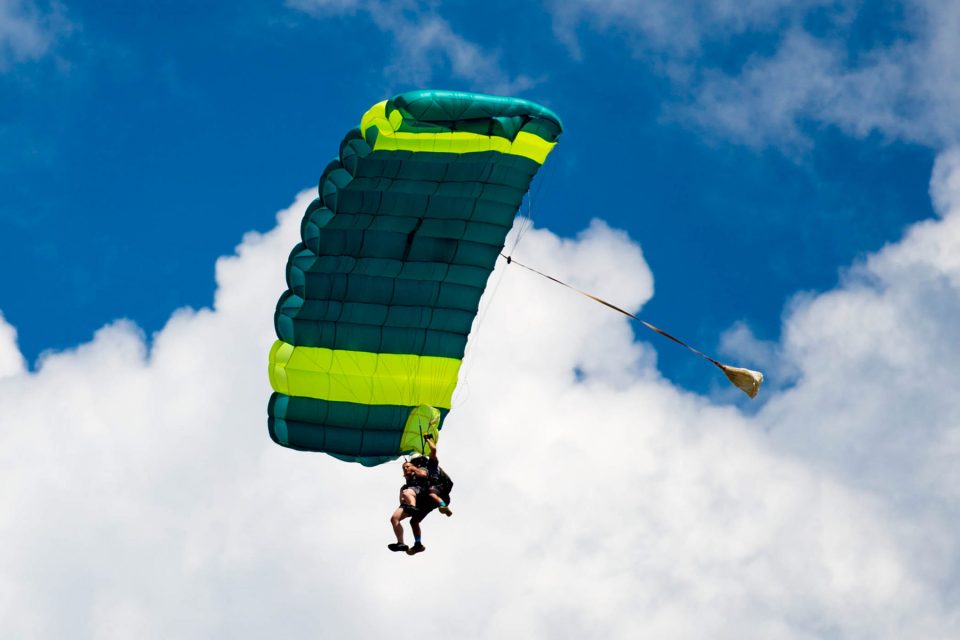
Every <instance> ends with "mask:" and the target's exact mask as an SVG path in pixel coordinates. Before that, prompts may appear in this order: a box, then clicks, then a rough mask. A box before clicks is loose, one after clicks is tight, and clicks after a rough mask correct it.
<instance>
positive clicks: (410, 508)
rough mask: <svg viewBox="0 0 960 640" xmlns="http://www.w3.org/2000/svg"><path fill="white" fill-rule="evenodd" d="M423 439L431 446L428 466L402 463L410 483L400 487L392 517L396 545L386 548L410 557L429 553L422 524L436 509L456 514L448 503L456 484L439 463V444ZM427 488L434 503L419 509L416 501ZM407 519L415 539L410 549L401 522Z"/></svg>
mask: <svg viewBox="0 0 960 640" xmlns="http://www.w3.org/2000/svg"><path fill="white" fill-rule="evenodd" d="M424 439H425V440H427V441H429V443H430V457H429V458H428V459H427V463H426V466H425V467H421V466H418V465H416V464H414V463H413V462H412V461H407V462H405V463H404V464H403V475H404V478H406V479H407V482H406V484H404V485H403V486H402V487H401V488H400V507H399V508H397V510H396V511H394V512H393V515H392V516H391V518H390V524H391V525H393V532H394V533H395V534H396V536H397V542H396V544H389V545H387V548H389V549H390V550H391V551H406V552H407V554H408V555H411V556H412V555H415V554H418V553H420V552H421V551H425V550H426V547H424V546H423V543H422V542H421V531H420V523H421V522H422V521H423V519H424V518H425V517H427V515H428V514H429V513H430V511H432V510H433V509H434V508H437V510H438V511H440V513H442V514H444V515H445V516H447V517H450V516H452V515H453V511H451V510H450V507H449V506H448V504H447V503H448V502H449V501H450V490H451V489H452V488H453V481H452V480H451V479H450V477H449V476H448V475H447V474H446V473H445V472H444V471H443V470H442V469H441V468H440V461H439V459H438V458H437V445H436V443H434V442H433V436H432V435H430V434H427V435H426V436H424ZM419 460H423V458H422V457H421V458H419ZM424 489H426V492H427V496H428V497H429V498H430V500H431V502H430V503H429V504H425V505H424V504H421V505H420V506H418V505H417V499H418V497H419V496H421V495H423V493H424ZM407 517H409V518H410V529H411V530H412V531H413V536H414V544H413V546H412V547H407V545H405V544H404V543H403V526H402V525H401V524H400V521H401V520H403V519H404V518H407Z"/></svg>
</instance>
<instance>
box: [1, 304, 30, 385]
mask: <svg viewBox="0 0 960 640" xmlns="http://www.w3.org/2000/svg"><path fill="white" fill-rule="evenodd" d="M25 369H26V363H25V362H24V360H23V356H22V355H21V354H20V349H19V347H18V346H17V330H16V329H15V328H14V327H12V326H10V325H9V324H7V321H6V319H5V318H4V317H3V313H2V312H0V379H2V378H6V377H8V376H13V375H16V374H18V373H23V372H24V371H25Z"/></svg>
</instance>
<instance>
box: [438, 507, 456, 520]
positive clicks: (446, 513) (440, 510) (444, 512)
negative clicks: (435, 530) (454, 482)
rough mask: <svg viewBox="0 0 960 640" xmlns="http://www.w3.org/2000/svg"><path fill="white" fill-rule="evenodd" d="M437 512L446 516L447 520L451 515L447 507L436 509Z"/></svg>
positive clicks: (451, 512)
mask: <svg viewBox="0 0 960 640" xmlns="http://www.w3.org/2000/svg"><path fill="white" fill-rule="evenodd" d="M437 511H439V512H440V513H442V514H443V515H445V516H447V517H448V518H449V517H450V516H452V515H453V511H450V507H447V506H443V507H437Z"/></svg>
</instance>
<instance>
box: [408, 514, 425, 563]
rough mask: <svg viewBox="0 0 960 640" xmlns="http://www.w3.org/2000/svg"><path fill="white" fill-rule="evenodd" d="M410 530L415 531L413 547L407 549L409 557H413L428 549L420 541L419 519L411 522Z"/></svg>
mask: <svg viewBox="0 0 960 640" xmlns="http://www.w3.org/2000/svg"><path fill="white" fill-rule="evenodd" d="M410 530H411V531H413V546H412V547H410V548H409V549H407V555H410V556H412V555H414V554H417V553H420V552H421V551H425V550H426V547H425V546H423V543H422V542H421V541H420V536H421V532H420V519H419V518H413V519H412V520H411V521H410Z"/></svg>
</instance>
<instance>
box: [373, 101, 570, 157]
mask: <svg viewBox="0 0 960 640" xmlns="http://www.w3.org/2000/svg"><path fill="white" fill-rule="evenodd" d="M386 106H387V101H386V100H384V101H383V102H379V103H377V104H375V105H374V106H373V107H372V108H371V109H370V110H369V111H367V112H366V113H365V114H364V116H363V119H362V120H361V121H360V130H361V131H363V132H364V133H366V131H367V129H369V128H370V127H376V128H377V130H378V131H379V133H378V135H377V140H376V142H374V146H373V150H374V151H419V152H432V153H477V152H480V151H499V152H500V153H506V154H510V155H514V156H523V157H524V158H529V159H530V160H533V161H534V162H536V163H537V164H543V163H544V162H545V161H546V159H547V155H549V153H550V151H552V150H553V147H554V146H556V144H557V143H556V142H547V141H546V140H544V139H543V138H541V137H540V136H538V135H535V134H532V133H527V132H526V131H520V132H519V133H517V137H516V139H515V140H513V141H512V142H511V141H510V140H508V139H506V138H501V137H500V136H485V135H481V134H479V133H469V132H466V131H444V132H438V133H428V132H422V133H415V132H412V131H397V129H399V128H400V124H401V122H403V116H402V115H400V112H399V111H394V112H393V113H391V114H390V117H389V118H388V117H387V115H386Z"/></svg>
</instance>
